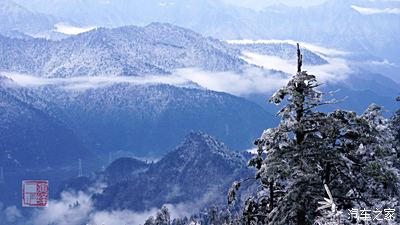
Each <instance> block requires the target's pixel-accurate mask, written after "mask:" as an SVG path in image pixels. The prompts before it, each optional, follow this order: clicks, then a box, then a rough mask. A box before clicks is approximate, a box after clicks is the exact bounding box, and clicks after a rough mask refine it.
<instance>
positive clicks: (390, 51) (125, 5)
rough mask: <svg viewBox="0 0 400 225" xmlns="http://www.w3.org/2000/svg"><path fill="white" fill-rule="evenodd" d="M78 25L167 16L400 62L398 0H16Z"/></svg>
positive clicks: (239, 35)
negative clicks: (266, 2)
mask: <svg viewBox="0 0 400 225" xmlns="http://www.w3.org/2000/svg"><path fill="white" fill-rule="evenodd" d="M18 2H19V3H20V4H22V5H24V6H26V7H27V8H29V9H31V10H33V11H36V12H41V13H46V14H50V15H57V16H62V17H64V18H68V19H69V20H71V21H72V20H76V23H79V21H80V22H81V25H82V26H107V27H116V26H122V25H141V26H143V25H146V24H149V23H151V22H155V21H159V22H169V23H173V24H176V25H179V26H182V27H186V28H189V29H192V30H194V31H197V32H199V33H201V34H203V35H207V36H208V35H210V36H213V37H216V38H220V39H279V40H285V39H291V40H298V41H306V42H311V43H316V44H320V45H324V46H328V47H335V48H339V49H342V50H350V51H357V52H363V53H366V54H372V55H375V56H379V57H381V58H382V59H388V60H389V61H392V62H395V63H397V64H399V63H400V61H399V60H398V58H399V57H398V52H397V51H396V50H395V49H396V46H398V45H399V39H398V36H399V32H400V31H399V30H400V29H398V28H399V27H400V22H399V21H400V19H399V17H400V13H399V9H400V4H399V2H398V1H364V0H340V1H338V0H327V1H325V2H324V3H322V4H320V5H316V6H312V7H306V8H303V7H289V6H286V5H283V4H279V5H272V6H269V7H266V8H265V9H263V10H260V11H253V10H250V9H245V8H240V7H235V6H233V5H230V4H227V3H226V1H225V2H223V1H219V0H191V1H187V0H186V1H183V0H180V1H176V0H175V1H160V0H151V1H144V0H140V1H128V0H117V1H104V0H90V1H72V2H71V1H66V0H57V1H52V2H51V3H49V2H48V1H44V0H34V1H23V0H20V1H18ZM66 22H68V20H67V21H66Z"/></svg>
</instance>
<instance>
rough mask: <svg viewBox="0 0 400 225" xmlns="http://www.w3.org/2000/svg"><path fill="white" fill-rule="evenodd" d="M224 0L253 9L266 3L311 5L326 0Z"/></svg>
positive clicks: (266, 4)
mask: <svg viewBox="0 0 400 225" xmlns="http://www.w3.org/2000/svg"><path fill="white" fill-rule="evenodd" d="M223 1H224V2H227V3H231V4H234V5H238V6H243V7H247V8H253V9H262V8H263V7H266V6H268V5H273V4H279V3H283V4H286V5H290V6H305V7H307V6H312V5H318V4H321V3H322V2H324V1H326V0H302V1H299V0H223Z"/></svg>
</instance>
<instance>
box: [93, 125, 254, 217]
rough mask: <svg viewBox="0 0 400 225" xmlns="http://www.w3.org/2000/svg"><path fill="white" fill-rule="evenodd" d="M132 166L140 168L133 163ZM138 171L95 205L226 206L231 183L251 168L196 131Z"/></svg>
mask: <svg viewBox="0 0 400 225" xmlns="http://www.w3.org/2000/svg"><path fill="white" fill-rule="evenodd" d="M125 161H126V160H125ZM132 163H133V164H135V165H137V163H136V162H135V161H134V160H133V161H132ZM115 169H116V168H115V167H113V166H110V167H109V168H107V170H106V174H108V173H112V174H115V173H116V171H112V172H111V170H115ZM138 169H140V168H138ZM135 171H137V169H136V168H134V167H132V170H131V176H129V177H125V178H126V180H125V181H120V182H118V183H112V182H111V183H109V184H108V187H107V188H106V189H105V190H104V191H103V192H102V193H101V194H98V195H95V196H94V199H95V202H96V206H97V207H98V208H99V209H131V210H135V211H143V210H146V209H150V208H153V207H161V206H162V205H163V204H178V203H181V204H182V203H183V204H188V207H189V205H191V206H192V207H193V208H191V209H187V210H196V209H195V208H197V209H201V207H204V206H206V205H210V204H211V203H222V204H224V202H225V196H226V192H227V189H228V187H229V185H230V184H231V182H233V180H234V179H236V178H237V177H238V176H239V175H244V174H245V173H246V171H248V169H247V168H246V161H245V159H244V158H243V157H242V156H241V155H240V154H238V153H235V152H232V151H231V150H229V149H228V147H227V146H226V145H225V144H223V143H222V142H220V141H218V140H216V139H215V138H213V137H211V136H209V135H207V134H204V133H197V132H196V133H190V134H189V135H188V136H186V138H185V140H184V142H183V143H182V144H181V145H180V146H179V147H177V148H176V149H175V150H173V151H171V152H169V153H168V154H166V155H165V156H164V157H163V158H162V159H161V160H159V161H158V162H156V163H151V164H148V168H147V169H146V170H145V171H143V172H139V173H137V172H135ZM126 172H129V171H124V173H126ZM117 176H118V175H117ZM106 179H107V177H106ZM193 201H196V202H193Z"/></svg>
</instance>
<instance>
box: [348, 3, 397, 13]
mask: <svg viewBox="0 0 400 225" xmlns="http://www.w3.org/2000/svg"><path fill="white" fill-rule="evenodd" d="M351 7H352V8H353V9H354V10H356V11H357V12H359V13H361V14H364V15H373V14H397V15H400V8H384V9H379V8H367V7H360V6H355V5H352V6H351Z"/></svg>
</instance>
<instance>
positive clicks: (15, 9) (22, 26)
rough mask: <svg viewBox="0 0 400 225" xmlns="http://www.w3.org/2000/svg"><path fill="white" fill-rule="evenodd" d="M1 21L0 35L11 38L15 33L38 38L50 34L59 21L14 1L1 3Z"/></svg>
mask: <svg viewBox="0 0 400 225" xmlns="http://www.w3.org/2000/svg"><path fill="white" fill-rule="evenodd" d="M0 19H1V26H0V33H3V34H7V35H10V36H12V35H13V32H21V33H24V34H25V35H27V34H29V35H38V36H40V34H44V33H45V32H47V33H50V31H51V30H53V28H54V24H56V23H57V21H58V20H57V18H56V17H54V16H50V15H46V14H43V13H38V12H34V11H31V10H29V9H27V8H25V7H23V6H21V5H19V4H16V3H15V2H14V1H12V0H1V1H0ZM14 34H15V33H14Z"/></svg>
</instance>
